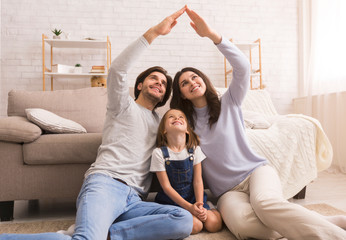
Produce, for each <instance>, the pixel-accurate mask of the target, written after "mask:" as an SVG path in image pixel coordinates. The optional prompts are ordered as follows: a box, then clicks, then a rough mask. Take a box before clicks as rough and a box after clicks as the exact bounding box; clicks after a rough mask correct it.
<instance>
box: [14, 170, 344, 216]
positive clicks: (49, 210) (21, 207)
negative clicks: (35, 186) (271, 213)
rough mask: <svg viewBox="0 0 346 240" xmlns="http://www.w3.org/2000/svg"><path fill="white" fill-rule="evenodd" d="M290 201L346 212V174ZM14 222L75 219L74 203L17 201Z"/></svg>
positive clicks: (330, 176) (328, 176)
mask: <svg viewBox="0 0 346 240" xmlns="http://www.w3.org/2000/svg"><path fill="white" fill-rule="evenodd" d="M290 201H292V202H295V203H298V204H301V205H307V204H314V203H327V204H329V205H331V206H333V207H335V208H338V209H341V210H343V211H345V212H346V174H341V173H339V174H335V173H328V172H321V173H319V177H318V178H317V179H316V180H315V181H314V182H312V183H311V184H310V185H309V186H308V188H307V192H306V197H305V199H303V200H293V199H290ZM14 208H15V210H14V219H15V220H14V221H15V222H22V221H33V220H47V219H49V220H57V219H67V218H68V219H69V218H71V219H72V218H74V217H75V203H74V201H40V202H39V203H38V202H28V201H16V202H15V207H14Z"/></svg>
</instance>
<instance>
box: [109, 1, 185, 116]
mask: <svg viewBox="0 0 346 240" xmlns="http://www.w3.org/2000/svg"><path fill="white" fill-rule="evenodd" d="M185 9H186V6H185V7H183V8H182V9H180V10H179V11H177V12H175V13H173V14H172V15H170V16H168V17H166V18H165V19H164V20H162V21H161V22H160V23H159V24H157V25H155V26H153V27H151V28H150V29H149V30H148V31H146V32H145V33H144V34H143V36H141V37H140V38H139V39H137V40H136V41H134V42H133V43H132V44H130V45H129V46H128V47H127V48H126V49H124V50H123V51H122V52H121V53H120V54H119V55H118V57H116V58H115V59H114V61H113V62H112V65H111V68H110V70H109V73H108V78H107V91H108V104H107V109H108V110H110V111H112V112H114V113H116V112H118V111H119V110H120V109H122V108H123V107H124V105H126V104H129V90H128V89H129V88H128V85H127V74H128V72H129V70H130V69H131V67H132V65H133V64H134V63H135V62H136V60H137V59H138V58H139V56H141V55H142V53H143V52H144V51H145V50H146V49H147V48H148V46H149V45H150V44H151V43H152V42H153V41H154V39H155V38H157V37H158V36H160V35H166V34H168V33H170V31H171V30H172V28H173V27H174V26H175V25H176V24H177V18H178V17H180V16H181V15H182V14H183V13H184V12H185Z"/></svg>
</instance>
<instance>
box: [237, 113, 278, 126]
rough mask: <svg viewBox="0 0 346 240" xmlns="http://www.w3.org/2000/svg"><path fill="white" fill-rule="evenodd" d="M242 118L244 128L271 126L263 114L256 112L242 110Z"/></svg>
mask: <svg viewBox="0 0 346 240" xmlns="http://www.w3.org/2000/svg"><path fill="white" fill-rule="evenodd" d="M243 118H244V123H245V127H246V128H253V129H266V128H269V127H270V126H271V123H270V122H269V121H268V120H267V119H266V117H265V115H264V114H261V113H258V112H253V111H243Z"/></svg>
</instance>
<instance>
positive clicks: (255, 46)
mask: <svg viewBox="0 0 346 240" xmlns="http://www.w3.org/2000/svg"><path fill="white" fill-rule="evenodd" d="M230 41H231V42H233V40H232V39H230ZM234 45H236V46H237V47H238V48H239V49H240V50H242V51H243V52H244V53H248V57H249V61H250V65H251V73H250V88H251V89H264V88H265V85H264V84H263V82H262V63H261V39H260V38H259V39H257V40H256V41H253V42H245V43H244V42H243V43H237V42H235V43H234ZM253 55H255V56H256V55H257V58H258V59H256V60H257V61H256V62H255V63H254V62H253V61H252V60H253V58H252V56H253ZM224 67H225V87H226V88H227V86H228V83H229V82H231V80H232V72H233V69H232V68H231V67H229V66H228V63H227V60H226V58H224ZM228 80H229V81H228Z"/></svg>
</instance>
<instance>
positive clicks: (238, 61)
mask: <svg viewBox="0 0 346 240" xmlns="http://www.w3.org/2000/svg"><path fill="white" fill-rule="evenodd" d="M186 13H187V15H189V17H190V19H191V23H190V25H191V26H192V27H193V29H195V31H196V33H197V34H198V35H199V36H201V37H208V38H209V39H211V40H212V41H213V42H214V43H215V44H216V46H217V48H218V49H219V50H220V52H221V53H222V54H223V55H224V56H225V57H226V59H227V60H228V62H229V63H230V64H231V66H232V67H233V80H232V83H231V85H230V87H229V93H230V94H231V97H232V99H233V100H234V101H235V102H236V104H238V105H239V106H240V105H241V103H242V101H243V99H244V97H245V95H246V92H247V90H248V88H249V83H250V63H249V60H248V59H247V57H246V56H245V55H244V53H243V52H241V51H240V50H239V49H238V48H237V47H236V46H235V45H234V44H233V43H231V42H230V41H229V40H227V39H223V38H222V36H221V35H220V34H219V33H217V32H216V31H215V30H213V29H212V28H210V27H209V26H208V24H207V23H206V22H205V21H204V19H203V18H202V17H201V16H199V15H198V14H197V13H196V12H195V11H193V10H191V9H189V8H186Z"/></svg>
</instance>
